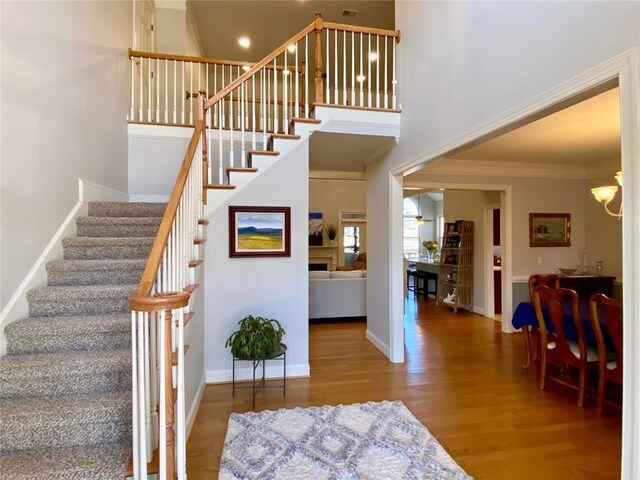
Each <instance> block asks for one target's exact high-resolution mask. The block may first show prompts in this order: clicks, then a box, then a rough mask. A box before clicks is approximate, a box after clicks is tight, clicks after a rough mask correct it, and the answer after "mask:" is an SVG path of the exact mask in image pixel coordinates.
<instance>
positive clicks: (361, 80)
mask: <svg viewBox="0 0 640 480" xmlns="http://www.w3.org/2000/svg"><path fill="white" fill-rule="evenodd" d="M366 79H367V77H365V76H364V75H358V76H357V77H356V80H357V81H359V82H360V83H362V82H364V81H365V80H366Z"/></svg>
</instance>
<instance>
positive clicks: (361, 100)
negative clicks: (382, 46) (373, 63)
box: [358, 32, 365, 107]
mask: <svg viewBox="0 0 640 480" xmlns="http://www.w3.org/2000/svg"><path fill="white" fill-rule="evenodd" d="M363 53H364V47H363V46H362V32H360V78H359V79H358V81H359V82H360V106H361V107H364V90H363V89H364V81H365V78H364V75H363V73H362V56H363Z"/></svg>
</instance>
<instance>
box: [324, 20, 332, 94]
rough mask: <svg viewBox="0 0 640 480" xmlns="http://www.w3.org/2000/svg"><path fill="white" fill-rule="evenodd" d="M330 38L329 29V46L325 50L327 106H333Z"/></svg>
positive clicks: (328, 31)
mask: <svg viewBox="0 0 640 480" xmlns="http://www.w3.org/2000/svg"><path fill="white" fill-rule="evenodd" d="M330 36H331V31H330V30H329V29H327V34H326V36H325V38H326V39H327V46H326V48H325V50H326V57H327V61H326V63H325V66H324V68H325V70H326V72H327V80H326V82H325V86H326V91H327V93H326V99H325V102H326V103H327V104H331V64H330V63H329V37H330Z"/></svg>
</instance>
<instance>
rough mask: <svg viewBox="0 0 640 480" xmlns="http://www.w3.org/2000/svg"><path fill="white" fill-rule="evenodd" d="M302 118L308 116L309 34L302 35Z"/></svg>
mask: <svg viewBox="0 0 640 480" xmlns="http://www.w3.org/2000/svg"><path fill="white" fill-rule="evenodd" d="M304 118H309V35H305V37H304Z"/></svg>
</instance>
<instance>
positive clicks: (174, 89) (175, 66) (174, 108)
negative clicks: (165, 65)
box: [173, 60, 178, 123]
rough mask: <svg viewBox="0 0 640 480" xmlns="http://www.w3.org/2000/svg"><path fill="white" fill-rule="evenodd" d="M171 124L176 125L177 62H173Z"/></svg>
mask: <svg viewBox="0 0 640 480" xmlns="http://www.w3.org/2000/svg"><path fill="white" fill-rule="evenodd" d="M173 123H178V62H177V61H176V60H174V61H173Z"/></svg>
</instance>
